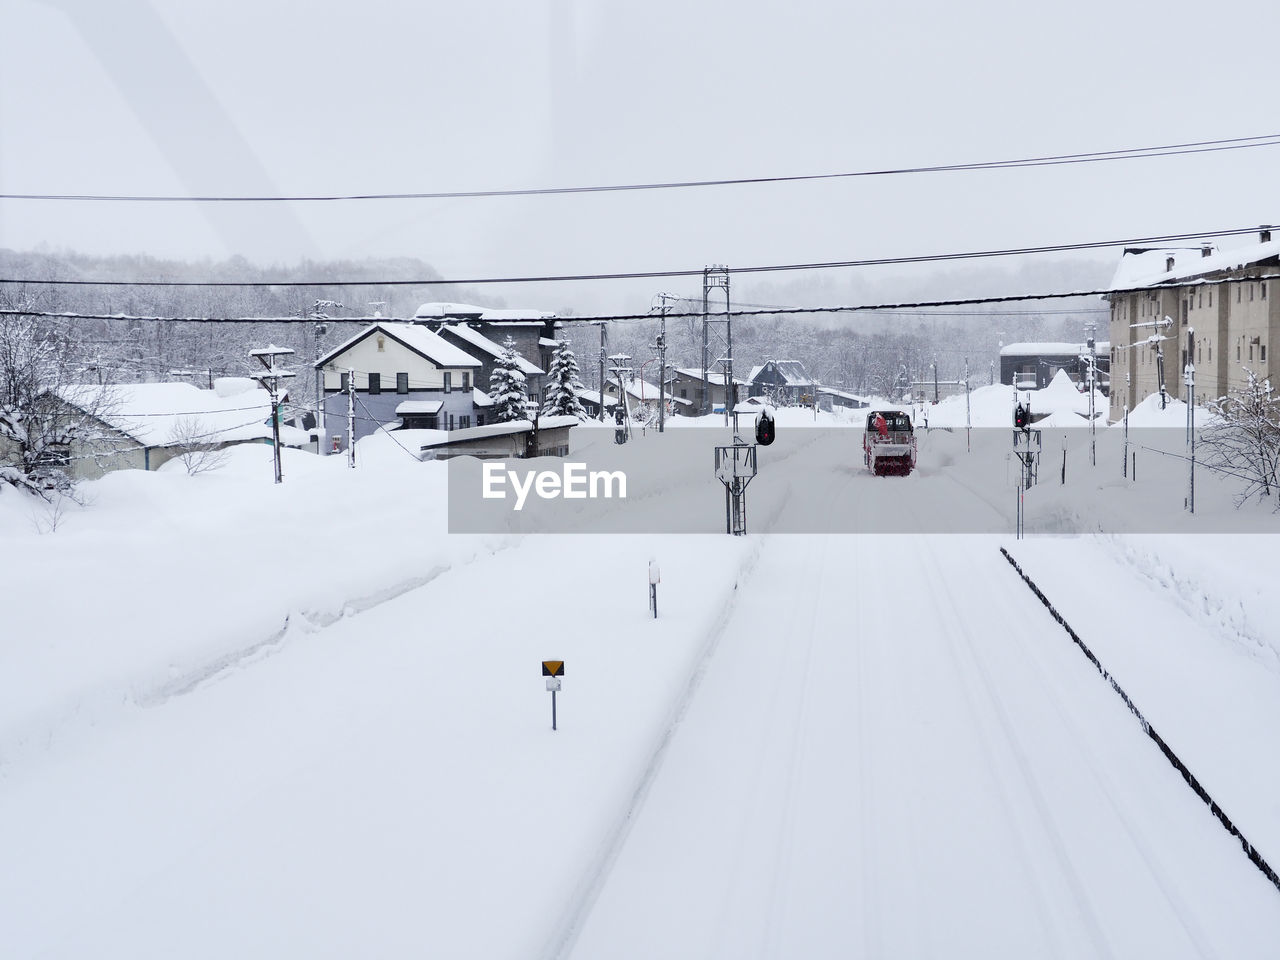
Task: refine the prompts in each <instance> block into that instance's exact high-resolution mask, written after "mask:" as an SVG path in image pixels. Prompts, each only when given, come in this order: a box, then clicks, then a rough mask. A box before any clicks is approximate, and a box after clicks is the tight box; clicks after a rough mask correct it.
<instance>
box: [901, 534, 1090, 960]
mask: <svg viewBox="0 0 1280 960" xmlns="http://www.w3.org/2000/svg"><path fill="white" fill-rule="evenodd" d="M920 554H921V556H922V560H923V562H922V563H921V564H920V566H921V568H922V569H923V570H924V572H925V578H926V581H927V583H928V589H929V593H930V595H932V596H934V597H939V598H942V599H943V600H945V602H946V604H947V606H948V607H949V608H950V610H951V617H950V618H949V621H947V622H950V623H952V624H954V625H955V630H954V631H952V633H953V635H957V634H958V635H959V637H960V639H961V640H963V642H964V646H965V650H966V652H967V653H968V659H969V663H968V665H966V664H965V663H964V662H962V659H961V657H960V656H959V654H958V652H957V650H956V647H955V644H953V643H949V642H944V644H943V646H944V647H945V648H946V650H947V652H948V654H949V655H950V658H951V661H952V663H953V664H954V665H955V668H956V676H957V677H958V678H959V679H960V685H961V689H962V693H963V700H964V702H965V705H966V707H967V708H968V710H969V715H970V718H971V720H972V723H973V729H974V730H975V731H976V732H977V733H978V736H979V741H980V744H981V747H982V752H983V756H984V757H985V758H986V761H987V768H988V771H989V773H990V774H991V781H992V783H993V784H994V785H995V787H996V792H997V795H998V796H999V798H1000V805H1001V807H1002V808H1003V809H1004V815H1005V820H1006V822H1007V823H1009V824H1010V826H1011V833H1012V836H1013V839H1014V841H1015V844H1016V847H1017V852H1018V860H1019V864H1020V866H1021V868H1022V872H1023V874H1024V876H1026V878H1027V882H1028V886H1029V889H1030V890H1031V893H1032V897H1033V902H1034V903H1035V906H1036V916H1037V919H1038V920H1039V922H1040V926H1041V929H1042V930H1043V931H1044V933H1045V937H1046V942H1047V943H1048V944H1049V946H1050V948H1051V949H1052V950H1053V954H1054V956H1055V957H1060V958H1064V960H1065V958H1066V956H1067V954H1066V953H1065V951H1064V950H1063V943H1062V939H1063V938H1062V933H1061V931H1059V930H1058V928H1057V925H1056V924H1055V923H1054V920H1053V914H1052V911H1051V909H1050V906H1049V895H1048V894H1047V892H1046V891H1045V889H1044V882H1043V880H1042V878H1041V875H1040V871H1039V870H1038V869H1037V867H1036V859H1035V857H1034V855H1033V854H1032V852H1031V850H1030V844H1029V842H1028V838H1027V836H1026V834H1025V831H1024V828H1023V827H1022V826H1021V824H1020V823H1019V820H1018V816H1017V808H1016V805H1015V803H1014V802H1013V797H1012V796H1011V794H1010V792H1009V789H1008V785H1007V783H1006V778H1005V777H1003V776H1001V769H1002V767H1003V766H1007V764H1001V763H1000V761H999V760H998V758H997V750H996V748H995V745H994V744H993V743H992V740H991V735H990V733H989V732H988V728H987V724H986V723H985V722H984V719H983V717H982V716H981V711H980V710H979V709H978V703H977V699H976V696H975V694H976V691H975V690H974V684H973V682H972V681H973V677H974V675H975V674H976V675H977V677H978V680H979V681H980V683H981V685H982V688H983V693H984V694H985V700H986V701H987V703H988V705H989V707H990V710H991V713H992V714H993V715H994V716H995V718H996V720H997V722H998V724H999V727H1000V731H1001V733H1002V735H1003V740H1004V743H1005V747H1006V748H1007V750H1008V752H1009V754H1010V755H1011V757H1012V759H1013V761H1014V766H1015V768H1016V769H1017V771H1018V774H1019V779H1020V781H1021V783H1022V785H1023V787H1024V790H1025V791H1026V794H1027V796H1028V797H1029V799H1030V800H1031V802H1032V806H1033V808H1034V809H1035V811H1036V816H1037V819H1038V822H1039V823H1040V826H1041V828H1042V831H1043V833H1044V835H1045V837H1046V838H1047V839H1048V841H1049V845H1050V849H1051V850H1052V851H1053V855H1054V859H1055V861H1056V862H1057V864H1058V866H1059V869H1060V871H1061V875H1062V877H1063V879H1064V880H1065V881H1066V883H1067V887H1068V890H1069V892H1070V893H1071V896H1072V900H1073V902H1074V903H1075V906H1076V911H1077V913H1078V914H1079V916H1080V918H1081V920H1082V921H1083V925H1084V929H1085V931H1086V933H1087V934H1088V936H1089V940H1090V942H1091V943H1092V944H1093V947H1094V951H1093V955H1094V956H1096V957H1107V958H1113V960H1114V957H1115V954H1114V952H1113V950H1112V949H1111V944H1110V942H1109V941H1108V940H1107V937H1106V935H1105V934H1104V933H1103V930H1102V927H1101V924H1100V923H1099V921H1098V916H1097V911H1096V909H1095V908H1094V906H1093V904H1092V902H1091V901H1090V899H1089V897H1088V891H1087V889H1086V888H1085V885H1084V883H1083V881H1082V880H1081V878H1080V875H1079V872H1078V871H1077V870H1076V867H1075V864H1074V862H1073V861H1072V860H1071V858H1070V854H1069V853H1068V851H1067V849H1066V844H1065V843H1064V842H1063V839H1062V835H1061V833H1060V832H1059V831H1058V829H1057V826H1056V825H1055V824H1054V822H1053V820H1052V817H1051V814H1050V812H1049V809H1048V804H1047V802H1046V801H1045V798H1044V795H1043V794H1042V792H1041V791H1040V789H1039V785H1038V784H1037V783H1036V782H1035V779H1034V776H1033V775H1032V773H1031V770H1030V767H1029V765H1028V763H1027V760H1026V756H1025V754H1024V753H1023V751H1022V749H1021V746H1020V744H1019V743H1018V742H1017V740H1016V739H1015V734H1014V732H1013V729H1012V722H1011V721H1010V719H1009V717H1008V714H1007V713H1006V712H1005V709H1004V706H1003V704H1002V703H1001V702H1000V700H999V698H998V696H997V694H996V692H995V690H994V689H993V687H992V684H991V680H990V678H989V677H988V676H987V674H986V672H985V670H984V669H983V667H982V665H981V664H980V663H979V661H978V659H977V653H976V651H975V650H974V643H973V638H972V636H971V634H970V632H969V629H968V627H967V626H966V625H965V621H964V617H963V616H962V615H961V612H960V610H959V608H958V606H957V604H956V601H955V597H954V595H953V594H952V588H951V585H950V582H949V581H948V579H947V577H946V575H945V574H944V573H943V572H942V570H941V568H940V567H939V565H938V561H937V557H936V556H935V554H934V552H933V550H932V549H931V548H926V549H922V550H921V551H920Z"/></svg>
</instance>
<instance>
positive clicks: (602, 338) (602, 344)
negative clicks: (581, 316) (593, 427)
mask: <svg viewBox="0 0 1280 960" xmlns="http://www.w3.org/2000/svg"><path fill="white" fill-rule="evenodd" d="M606 339H607V338H606V335H605V324H604V321H601V323H600V422H601V423H604V354H605V341H606Z"/></svg>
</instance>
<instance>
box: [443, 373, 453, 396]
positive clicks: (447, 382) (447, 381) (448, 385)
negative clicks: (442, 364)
mask: <svg viewBox="0 0 1280 960" xmlns="http://www.w3.org/2000/svg"><path fill="white" fill-rule="evenodd" d="M444 392H445V393H452V392H453V374H452V373H449V372H447V371H446V372H445V375H444Z"/></svg>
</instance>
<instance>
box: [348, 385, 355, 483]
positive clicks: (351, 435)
mask: <svg viewBox="0 0 1280 960" xmlns="http://www.w3.org/2000/svg"><path fill="white" fill-rule="evenodd" d="M347 466H348V467H350V468H351V469H352V470H354V469H355V468H356V372H355V370H353V369H351V368H350V367H348V368H347Z"/></svg>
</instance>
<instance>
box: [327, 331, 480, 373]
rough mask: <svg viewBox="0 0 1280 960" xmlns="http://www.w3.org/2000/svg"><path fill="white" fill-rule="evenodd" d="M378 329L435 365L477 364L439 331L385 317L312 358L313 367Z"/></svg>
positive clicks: (472, 365)
mask: <svg viewBox="0 0 1280 960" xmlns="http://www.w3.org/2000/svg"><path fill="white" fill-rule="evenodd" d="M378 331H380V332H382V333H385V334H386V335H387V336H389V337H391V338H392V339H393V340H398V341H400V343H402V344H404V345H405V346H406V347H408V348H409V349H410V350H412V351H413V352H414V353H417V354H419V355H421V356H423V357H426V358H427V359H428V360H430V361H431V362H432V363H434V364H435V365H436V366H437V367H478V366H480V361H479V360H477V359H476V358H475V357H473V356H471V354H469V353H466V352H465V351H463V350H461V349H459V348H458V347H455V346H454V345H453V344H452V343H450V342H449V341H448V340H446V339H445V338H444V337H442V336H440V335H439V334H435V333H432V332H431V331H430V330H428V329H427V328H426V327H424V326H422V325H421V324H417V323H397V322H393V321H387V322H382V323H375V324H373V325H372V326H369V327H365V329H363V330H361V331H360V332H359V333H357V334H356V335H355V336H354V337H351V338H350V339H348V340H346V341H345V342H343V343H341V344H339V345H338V346H336V347H334V348H333V349H332V350H330V351H329V352H328V353H326V354H325V355H324V356H323V357H321V358H320V359H319V360H317V361H316V363H315V365H316V367H323V366H324V365H325V364H326V363H329V362H330V361H332V360H333V359H334V358H335V357H338V356H341V355H342V354H344V353H346V352H347V350H349V349H350V348H351V347H353V346H355V345H356V344H357V343H359V342H360V341H361V340H363V339H364V338H365V337H368V336H371V335H373V334H374V333H375V332H378Z"/></svg>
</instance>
